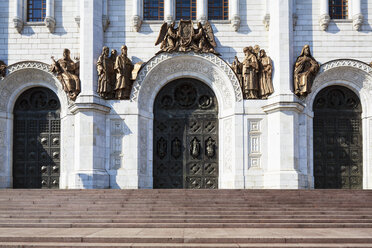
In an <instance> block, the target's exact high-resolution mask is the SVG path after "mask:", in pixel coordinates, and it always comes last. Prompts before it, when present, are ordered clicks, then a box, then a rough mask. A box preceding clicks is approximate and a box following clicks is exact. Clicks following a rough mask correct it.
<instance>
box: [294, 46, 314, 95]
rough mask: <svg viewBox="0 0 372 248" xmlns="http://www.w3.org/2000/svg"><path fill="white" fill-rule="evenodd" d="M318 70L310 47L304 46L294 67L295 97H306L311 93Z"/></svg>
mask: <svg viewBox="0 0 372 248" xmlns="http://www.w3.org/2000/svg"><path fill="white" fill-rule="evenodd" d="M319 68H320V66H319V64H318V62H317V61H316V60H315V59H314V58H313V56H311V52H310V46H309V45H305V46H304V47H303V48H302V51H301V54H300V56H298V58H297V60H296V63H295V65H294V72H293V89H294V93H295V94H296V95H297V96H303V97H306V96H307V95H308V94H309V93H310V92H311V86H312V85H313V82H314V79H315V76H316V74H317V73H318V72H319Z"/></svg>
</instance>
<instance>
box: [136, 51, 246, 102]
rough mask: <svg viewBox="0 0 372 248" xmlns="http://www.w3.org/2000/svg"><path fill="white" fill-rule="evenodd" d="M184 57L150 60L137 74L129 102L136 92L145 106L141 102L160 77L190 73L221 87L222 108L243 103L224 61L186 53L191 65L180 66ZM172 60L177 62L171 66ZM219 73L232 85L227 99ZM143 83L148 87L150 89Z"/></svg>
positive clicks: (226, 92)
mask: <svg viewBox="0 0 372 248" xmlns="http://www.w3.org/2000/svg"><path fill="white" fill-rule="evenodd" d="M184 56H185V54H184V53H171V54H170V53H161V54H159V55H157V56H155V57H153V58H152V59H150V60H149V61H148V62H147V63H146V64H145V65H144V66H143V68H142V69H141V71H140V72H139V74H138V77H137V79H136V81H135V83H134V85H133V89H132V93H131V101H138V100H139V93H140V92H141V97H140V105H141V106H145V104H147V103H145V102H143V101H146V100H147V99H149V98H150V95H151V94H152V89H153V88H154V87H156V83H157V82H158V81H159V80H161V77H163V76H164V77H165V76H166V75H168V76H169V75H171V74H174V73H177V72H180V71H184V72H187V71H193V72H196V73H200V74H203V75H204V76H205V77H207V78H209V79H210V80H212V82H214V83H215V84H216V86H217V87H218V88H221V94H222V96H223V97H222V100H223V101H224V104H225V105H226V108H230V107H232V103H233V101H236V102H240V101H242V100H243V97H242V92H241V88H240V85H239V80H238V79H237V77H236V75H235V73H234V72H233V70H232V69H231V67H230V66H229V65H228V64H227V63H226V62H225V61H224V60H222V59H221V58H219V57H218V56H216V55H214V54H211V53H208V54H205V53H204V54H201V53H189V54H187V55H186V56H187V57H190V58H193V63H183V62H182V61H185V58H187V57H185V58H184ZM178 58H179V59H178ZM174 60H177V63H173V62H172V61H174ZM203 60H204V62H203ZM163 65H164V66H163ZM219 70H221V71H222V73H223V74H225V75H226V76H227V77H228V81H229V82H230V83H231V84H232V86H233V89H234V93H233V94H234V96H231V93H230V92H231V90H230V89H229V85H228V84H227V83H226V79H223V78H221V76H222V75H221V76H219V74H220V73H221V72H220V71H219ZM163 74H164V75H163ZM150 78H151V80H150ZM147 84H151V86H150V85H147ZM143 85H146V87H144V89H141V88H143ZM234 98H235V99H234ZM146 106H147V105H146ZM149 107H151V106H149ZM146 108H147V107H146Z"/></svg>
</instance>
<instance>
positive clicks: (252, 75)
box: [242, 47, 259, 99]
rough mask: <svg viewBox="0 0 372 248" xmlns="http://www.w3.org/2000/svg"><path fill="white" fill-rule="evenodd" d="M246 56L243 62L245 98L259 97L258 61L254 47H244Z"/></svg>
mask: <svg viewBox="0 0 372 248" xmlns="http://www.w3.org/2000/svg"><path fill="white" fill-rule="evenodd" d="M243 52H244V55H245V58H244V60H243V62H242V77H243V83H242V85H243V87H242V88H243V95H244V98H245V99H257V98H258V70H259V66H258V61H257V58H256V55H254V54H253V48H252V47H245V48H244V49H243Z"/></svg>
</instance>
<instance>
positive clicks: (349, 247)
mask: <svg viewBox="0 0 372 248" xmlns="http://www.w3.org/2000/svg"><path fill="white" fill-rule="evenodd" d="M20 247H22V248H35V247H41V248H53V247H58V248H82V247H85V248H106V247H110V248H168V247H169V248H177V247H180V248H296V247H297V248H299V247H301V248H372V244H358V243H357V244H356V243H348V244H316V243H315V244H308V243H297V244H278V243H270V244H262V243H250V244H242V243H238V244H203V243H194V244H174V243H173V244H166V243H165V244H164V243H110V244H108V243H105V244H102V243H88V244H87V243H50V242H44V243H39V242H0V248H20Z"/></svg>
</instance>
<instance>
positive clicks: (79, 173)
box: [69, 0, 110, 188]
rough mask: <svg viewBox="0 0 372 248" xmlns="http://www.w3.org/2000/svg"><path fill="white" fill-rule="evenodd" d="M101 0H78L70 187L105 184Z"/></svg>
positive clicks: (91, 186) (103, 186)
mask: <svg viewBox="0 0 372 248" xmlns="http://www.w3.org/2000/svg"><path fill="white" fill-rule="evenodd" d="M102 10H103V6H102V0H100V1H92V0H80V80H81V93H80V95H79V96H78V98H77V99H76V102H75V103H74V104H73V105H71V106H70V107H69V108H70V111H71V113H72V114H74V118H75V128H74V129H75V154H74V157H75V160H74V162H75V166H74V169H75V171H74V172H73V174H72V175H71V174H70V180H69V188H107V187H108V186H109V176H108V174H107V171H106V168H105V159H106V158H105V147H106V134H105V130H106V113H108V112H109V110H110V108H109V107H107V106H105V101H103V100H102V99H101V98H99V97H98V95H97V93H96V91H97V72H96V63H97V59H98V57H99V55H100V53H101V50H102V46H103V28H102Z"/></svg>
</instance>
